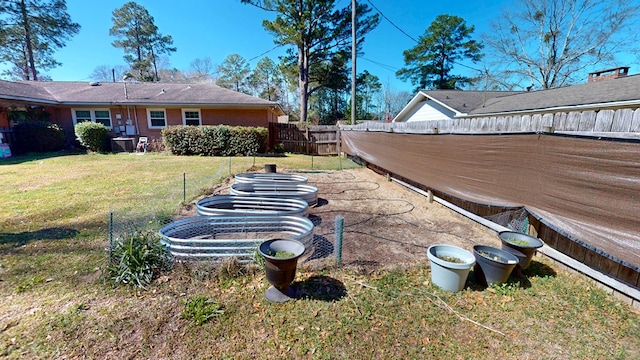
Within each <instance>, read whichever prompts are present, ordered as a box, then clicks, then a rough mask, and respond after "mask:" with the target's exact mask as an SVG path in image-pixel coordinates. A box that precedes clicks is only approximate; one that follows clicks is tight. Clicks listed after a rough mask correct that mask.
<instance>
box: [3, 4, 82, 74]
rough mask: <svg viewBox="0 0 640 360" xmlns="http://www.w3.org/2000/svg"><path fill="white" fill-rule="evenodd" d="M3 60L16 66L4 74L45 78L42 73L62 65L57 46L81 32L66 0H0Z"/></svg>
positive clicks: (62, 44) (61, 46) (63, 44)
mask: <svg viewBox="0 0 640 360" xmlns="http://www.w3.org/2000/svg"><path fill="white" fill-rule="evenodd" d="M0 30H1V35H0V45H1V46H0V59H1V60H2V62H3V63H8V64H11V65H12V68H11V69H10V70H7V71H5V72H4V73H3V75H6V76H9V77H11V78H14V79H18V80H34V81H37V80H43V79H44V78H43V76H41V73H42V72H43V71H46V70H49V69H52V68H54V67H57V66H59V65H61V63H60V62H58V61H56V59H55V58H54V57H53V53H54V52H55V50H56V49H60V48H63V47H64V46H65V42H66V41H67V40H69V39H70V38H71V37H72V36H73V35H75V34H77V33H78V32H79V31H80V25H79V24H77V23H74V22H72V21H71V17H70V16H69V14H68V13H67V5H66V2H65V1H64V0H50V1H44V0H0Z"/></svg>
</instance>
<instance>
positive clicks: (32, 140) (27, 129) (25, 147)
mask: <svg viewBox="0 0 640 360" xmlns="http://www.w3.org/2000/svg"><path fill="white" fill-rule="evenodd" d="M13 130H14V132H15V134H16V142H17V143H18V144H19V147H20V151H21V152H47V151H56V150H61V149H62V148H63V147H64V141H65V137H64V132H63V131H62V129H61V128H60V126H58V125H56V124H52V123H49V122H45V121H26V122H20V123H18V124H17V125H16V126H14V127H13Z"/></svg>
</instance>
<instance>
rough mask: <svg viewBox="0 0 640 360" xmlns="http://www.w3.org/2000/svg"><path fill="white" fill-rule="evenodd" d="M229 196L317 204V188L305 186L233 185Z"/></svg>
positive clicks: (272, 184) (271, 184)
mask: <svg viewBox="0 0 640 360" xmlns="http://www.w3.org/2000/svg"><path fill="white" fill-rule="evenodd" d="M229 193H230V194H231V195H242V196H258V197H276V198H283V199H302V200H304V201H306V202H307V204H309V205H310V206H311V205H315V204H317V203H318V188H317V187H315V186H311V185H307V184H274V183H246V184H243V183H240V184H233V185H232V186H231V189H230V190H229Z"/></svg>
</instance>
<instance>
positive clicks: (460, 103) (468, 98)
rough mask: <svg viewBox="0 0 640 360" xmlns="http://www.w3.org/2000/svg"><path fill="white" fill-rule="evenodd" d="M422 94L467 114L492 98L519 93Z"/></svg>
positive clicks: (452, 91) (437, 91)
mask: <svg viewBox="0 0 640 360" xmlns="http://www.w3.org/2000/svg"><path fill="white" fill-rule="evenodd" d="M422 92H423V93H424V94H426V95H428V96H429V97H431V98H433V99H435V100H437V101H439V102H441V103H443V104H444V105H446V106H448V107H450V108H452V109H454V110H456V111H458V112H461V113H469V112H470V111H472V110H473V109H476V108H478V107H481V106H482V105H483V104H485V103H486V102H487V101H489V100H491V99H493V98H499V97H504V96H509V95H514V94H519V93H521V91H463V90H423V91H422Z"/></svg>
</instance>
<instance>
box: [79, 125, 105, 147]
mask: <svg viewBox="0 0 640 360" xmlns="http://www.w3.org/2000/svg"><path fill="white" fill-rule="evenodd" d="M74 130H75V133H76V137H77V138H78V141H80V144H82V146H84V147H86V148H87V149H89V150H91V151H96V152H105V151H106V150H107V144H108V143H107V138H108V137H107V133H108V132H109V130H108V129H107V128H106V126H104V124H100V123H94V122H89V121H83V122H81V123H77V124H76V126H75V128H74Z"/></svg>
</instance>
